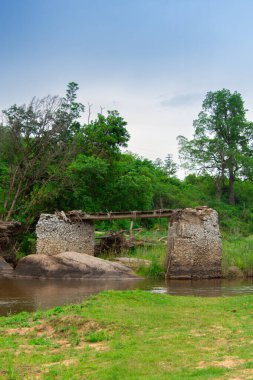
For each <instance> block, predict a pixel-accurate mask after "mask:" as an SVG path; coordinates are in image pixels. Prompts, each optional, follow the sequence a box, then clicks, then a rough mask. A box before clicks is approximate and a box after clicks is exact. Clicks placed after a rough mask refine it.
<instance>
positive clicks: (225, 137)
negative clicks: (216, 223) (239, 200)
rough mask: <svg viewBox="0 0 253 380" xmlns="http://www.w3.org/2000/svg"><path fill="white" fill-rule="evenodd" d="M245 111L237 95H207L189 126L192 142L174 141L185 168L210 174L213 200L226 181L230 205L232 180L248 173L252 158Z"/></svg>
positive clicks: (252, 131) (252, 135)
mask: <svg viewBox="0 0 253 380" xmlns="http://www.w3.org/2000/svg"><path fill="white" fill-rule="evenodd" d="M246 111H247V110H246V109H245V107H244V102H243V100H242V97H241V95H240V94H239V93H238V92H234V93H231V92H230V91H229V90H226V89H223V90H220V91H216V92H208V93H207V95H206V98H205V99H204V102H203V104H202V110H201V112H200V113H199V115H198V118H197V119H196V120H194V122H193V126H194V137H193V139H192V140H188V139H186V138H185V137H183V136H179V137H178V140H179V148H180V155H181V158H182V159H183V161H184V164H185V166H186V167H188V168H191V169H195V170H197V171H201V172H204V173H205V172H207V173H210V174H212V175H213V176H214V177H215V180H216V190H217V191H216V195H217V198H220V197H221V195H222V186H223V182H224V178H225V177H227V178H228V182H229V186H228V191H229V203H230V204H234V203H235V192H234V183H235V180H236V178H237V177H239V176H243V175H245V173H247V172H249V170H248V169H247V168H248V166H249V162H250V160H249V157H252V155H253V150H252V141H253V123H251V122H248V121H247V120H246Z"/></svg>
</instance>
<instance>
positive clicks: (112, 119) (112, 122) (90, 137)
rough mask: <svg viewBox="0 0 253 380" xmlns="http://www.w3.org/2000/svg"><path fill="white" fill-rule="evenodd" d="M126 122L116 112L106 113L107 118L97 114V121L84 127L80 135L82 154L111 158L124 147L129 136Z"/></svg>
mask: <svg viewBox="0 0 253 380" xmlns="http://www.w3.org/2000/svg"><path fill="white" fill-rule="evenodd" d="M126 125H127V122H126V121H125V120H124V119H123V118H122V117H121V116H120V115H119V113H118V111H108V112H107V116H104V115H102V114H101V113H100V114H98V116H97V119H95V120H93V121H91V122H90V124H88V125H85V126H84V127H83V129H82V131H81V134H80V142H81V144H82V149H83V152H84V153H85V154H87V155H92V156H95V157H100V158H106V159H109V158H113V157H114V156H115V155H117V154H118V153H119V152H120V148H121V147H126V146H127V142H128V140H129V138H130V135H129V133H128V131H127V129H126Z"/></svg>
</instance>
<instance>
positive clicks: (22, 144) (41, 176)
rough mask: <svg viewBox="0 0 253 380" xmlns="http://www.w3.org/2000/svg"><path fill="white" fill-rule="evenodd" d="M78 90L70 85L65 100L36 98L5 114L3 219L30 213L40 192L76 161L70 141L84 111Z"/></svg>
mask: <svg viewBox="0 0 253 380" xmlns="http://www.w3.org/2000/svg"><path fill="white" fill-rule="evenodd" d="M77 89H78V87H77V85H76V84H74V83H70V84H69V85H68V88H67V95H66V97H65V98H59V97H57V96H47V97H45V98H42V99H36V98H34V99H33V100H32V101H31V102H30V103H29V104H28V105H27V106H26V105H22V106H17V105H13V106H12V107H10V108H9V109H7V110H5V111H3V117H4V122H3V125H1V127H0V141H1V143H0V162H2V163H5V167H7V172H8V178H7V176H6V170H5V173H4V175H5V181H4V186H3V187H2V191H1V192H2V197H1V198H2V199H1V202H2V205H1V213H2V217H3V218H5V219H10V218H11V217H12V216H13V215H14V214H15V213H17V212H18V213H19V215H21V214H22V212H23V213H28V212H29V213H30V212H31V207H32V205H34V204H35V203H36V202H37V201H38V197H36V194H39V190H40V188H41V187H43V186H45V185H46V184H47V183H48V182H50V181H51V180H52V179H53V178H56V177H58V176H59V175H60V174H61V173H62V171H63V169H64V168H65V167H66V165H67V163H68V162H69V160H70V159H71V157H73V149H72V146H73V144H72V145H71V140H72V139H71V138H70V137H71V135H72V133H73V126H74V125H75V124H76V122H77V119H78V118H79V116H80V114H81V112H82V111H83V110H84V109H83V106H82V105H81V104H80V103H76V101H75V97H76V95H75V92H76V91H77ZM0 182H1V179H0ZM35 190H36V191H35ZM37 190H38V191H37Z"/></svg>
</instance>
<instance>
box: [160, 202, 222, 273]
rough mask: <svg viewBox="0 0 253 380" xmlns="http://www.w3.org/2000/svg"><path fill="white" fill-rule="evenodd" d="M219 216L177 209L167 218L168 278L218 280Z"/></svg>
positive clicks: (210, 211) (198, 209)
mask: <svg viewBox="0 0 253 380" xmlns="http://www.w3.org/2000/svg"><path fill="white" fill-rule="evenodd" d="M221 253H222V250H221V238H220V232H219V224H218V214H217V212H216V211H215V210H213V209H211V208H208V207H204V206H203V207H196V208H194V209H192V208H186V209H182V210H178V211H177V212H175V214H174V215H173V216H172V218H171V219H170V226H169V237H168V256H167V262H166V277H167V278H172V279H173V278H177V279H179V278H186V279H191V278H219V277H221Z"/></svg>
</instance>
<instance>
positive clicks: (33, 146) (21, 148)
mask: <svg viewBox="0 0 253 380" xmlns="http://www.w3.org/2000/svg"><path fill="white" fill-rule="evenodd" d="M77 90H78V86H77V84H76V83H70V84H69V85H68V88H67V94H66V96H65V97H64V98H59V97H51V96H48V97H46V98H44V99H33V100H32V102H31V103H30V104H29V105H28V106H25V105H22V106H17V105H14V106H12V107H10V108H9V109H8V110H5V111H4V112H3V122H2V124H1V125H0V218H2V219H17V220H20V221H21V222H23V224H24V225H25V226H27V228H28V230H29V228H30V226H33V225H34V223H35V222H36V220H37V218H38V217H39V214H40V213H41V212H53V211H55V210H65V211H67V210H71V209H82V210H85V211H87V212H95V211H106V210H108V211H120V210H146V209H157V208H158V209H160V208H181V207H192V206H197V205H209V206H211V207H214V208H216V209H217V210H218V211H219V214H220V218H221V224H222V226H223V228H224V231H228V232H232V233H242V234H245V235H247V234H249V233H251V232H252V231H253V183H252V177H251V173H252V167H251V164H252V125H251V123H249V122H247V121H246V119H245V110H244V107H243V102H242V100H241V97H240V96H239V94H237V93H235V94H231V93H230V92H227V90H222V91H221V92H219V93H209V94H208V95H207V98H206V100H205V102H204V105H203V107H204V110H203V111H202V113H201V114H200V115H199V118H198V120H197V121H195V122H194V125H195V136H194V139H193V140H192V141H190V142H189V141H186V140H182V139H181V154H183V153H184V154H185V156H187V155H188V157H189V152H190V155H191V158H192V160H195V162H197V163H198V164H199V163H201V162H202V163H203V167H207V166H208V165H209V167H210V170H203V171H202V172H201V174H196V173H197V172H195V174H194V173H193V174H190V175H188V176H187V177H186V178H185V179H184V180H179V179H178V178H176V176H175V174H176V170H177V167H176V165H175V163H174V162H173V160H172V158H171V156H170V155H168V156H167V157H166V159H165V160H161V159H157V160H156V161H155V162H152V161H151V160H148V159H145V158H142V157H139V156H137V155H135V154H132V153H129V152H125V153H122V152H121V148H122V147H126V146H127V142H128V140H129V138H130V136H129V133H128V131H127V129H126V126H127V123H126V121H125V120H124V119H123V118H122V117H121V116H120V114H119V113H118V112H117V111H114V110H113V111H108V112H107V114H106V115H104V114H98V115H97V118H96V119H95V120H92V121H90V122H89V123H88V124H82V123H81V122H80V120H81V119H80V118H81V116H82V114H83V112H84V111H85V110H84V106H83V105H82V104H81V103H79V102H77V100H76V98H77V94H76V93H77ZM219 96H220V97H221V100H222V102H223V103H222V104H223V108H224V107H225V108H226V107H230V108H231V107H232V106H233V107H235V108H236V111H235V113H236V115H234V114H233V112H234V111H233V110H234V108H233V109H232V108H231V110H230V108H229V110H228V115H229V123H228V127H227V128H228V129H227V133H228V135H229V136H230V139H232V140H231V141H232V142H231V143H229V142H228V141H227V140H225V137H224V138H223V137H222V136H223V135H222V133H223V132H222V131H223V129H224V128H225V127H224V125H225V124H224V123H225V122H224V117H225V116H224V112H225V111H224V109H223V108H222V109H221V110H220V108H219V107H221V106H220V103H219V101H220V100H219V99H220V98H219ZM217 99H218V100H217ZM224 99H225V100H224ZM233 102H234V103H233ZM234 104H235V105H234ZM238 104H239V105H238ZM210 107H211V110H210ZM217 113H218V115H219V123H218V124H217V125H218V126H217V125H216V124H215V122H214V119H215V118H216V116H217ZM215 120H216V119H215ZM215 125H216V126H215ZM225 126H226V125H225ZM239 126H240V128H239ZM216 127H217V128H216ZM238 128H239V129H238ZM203 147H204V148H203ZM202 148H203V149H202ZM193 151H194V152H195V156H194V155H193V154H192V152H193ZM211 152H212V154H211ZM221 152H222V154H223V155H222V157H221V156H220V154H221ZM211 157H216V158H215V159H214V158H213V161H212V159H211ZM201 160H202V161H201ZM207 163H209V164H208V165H207ZM215 163H217V166H216V168H214V166H213V167H212V166H210V165H214V164H215ZM222 164H223V165H224V167H223V169H222ZM230 169H231V170H230ZM231 176H232V179H231ZM231 181H232V182H231ZM217 183H218V190H219V191H218V192H219V196H218V197H217ZM231 185H232V187H233V194H232V197H233V199H232V198H231ZM231 203H235V204H231ZM31 228H32V227H31Z"/></svg>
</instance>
